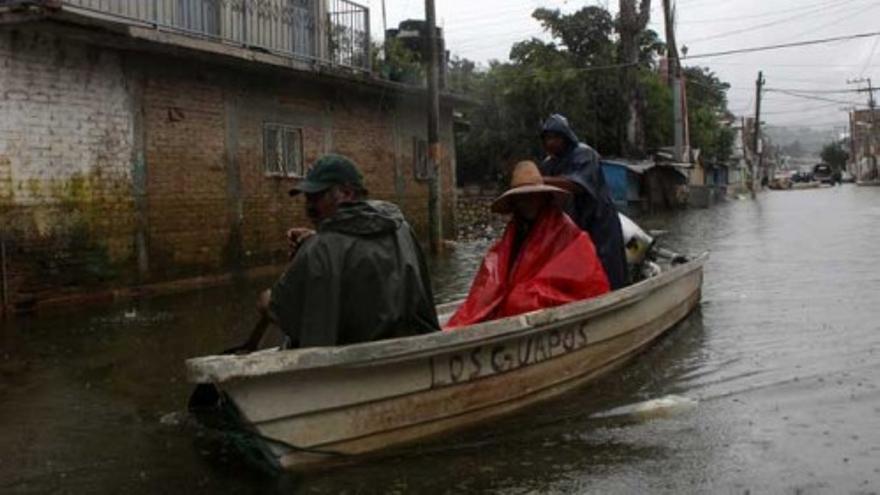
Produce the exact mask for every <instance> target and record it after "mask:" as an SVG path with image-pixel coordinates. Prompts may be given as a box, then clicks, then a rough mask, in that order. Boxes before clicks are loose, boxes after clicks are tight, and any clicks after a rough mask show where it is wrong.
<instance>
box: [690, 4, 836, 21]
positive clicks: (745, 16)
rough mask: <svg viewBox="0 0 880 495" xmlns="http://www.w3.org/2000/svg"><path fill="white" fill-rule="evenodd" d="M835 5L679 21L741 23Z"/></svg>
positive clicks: (813, 5) (811, 5) (805, 6)
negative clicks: (747, 20)
mask: <svg viewBox="0 0 880 495" xmlns="http://www.w3.org/2000/svg"><path fill="white" fill-rule="evenodd" d="M835 4H837V1H836V0H835V1H832V2H828V1H822V2H818V3H812V4H810V5H802V6H801V7H799V8H797V9H781V10H773V11H769V12H762V13H760V14H751V15H744V16H739V17H716V18H714V19H697V20H690V21H688V20H682V21H679V23H680V24H683V25H685V24H712V23H716V22H735V21H741V20H745V19H756V18H761V17H773V16H777V15H782V14H789V13H791V12H803V11H805V10H810V9H812V8H813V7H816V6H819V5H822V6H827V5H835Z"/></svg>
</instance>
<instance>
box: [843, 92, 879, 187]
mask: <svg viewBox="0 0 880 495" xmlns="http://www.w3.org/2000/svg"><path fill="white" fill-rule="evenodd" d="M850 136H851V141H850V146H851V149H850V160H849V172H850V173H851V174H853V176H854V177H855V178H856V179H857V180H860V181H861V180H867V181H873V180H878V179H880V171H878V160H877V149H878V147H880V110H874V111H873V115H872V111H871V110H855V111H853V112H852V113H850Z"/></svg>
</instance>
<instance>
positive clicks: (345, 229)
mask: <svg viewBox="0 0 880 495" xmlns="http://www.w3.org/2000/svg"><path fill="white" fill-rule="evenodd" d="M300 193H303V194H305V197H306V213H307V214H308V216H309V219H310V220H311V221H312V223H313V224H314V225H315V228H316V231H315V232H314V234H313V235H309V231H305V230H302V229H293V230H292V231H291V232H289V233H288V237H289V238H290V240H291V244H292V262H291V264H290V266H289V267H288V269H287V271H286V272H285V273H284V275H282V276H281V278H280V279H279V280H278V282H277V283H276V284H275V286H274V287H272V289H271V290H270V291H266V292H265V293H264V294H263V295H262V296H261V298H260V299H261V300H260V309H261V311H263V312H264V313H265V314H268V315H269V316H270V318H271V319H272V320H273V321H275V322H276V323H277V324H278V325H279V326H280V327H281V330H282V331H283V332H284V333H285V335H286V336H287V338H288V342H289V344H290V346H291V347H315V346H335V345H347V344H354V343H358V342H369V341H374V340H381V339H388V338H395V337H404V336H408V335H416V334H422V333H427V332H432V331H436V330H439V328H440V325H439V324H438V322H437V313H436V310H435V308H434V300H433V299H434V298H433V295H432V291H431V284H430V280H429V278H428V270H427V266H426V264H425V258H424V255H423V254H422V251H421V249H420V248H419V244H418V242H417V241H416V239H415V236H414V235H413V232H412V230H411V229H410V226H409V224H408V223H407V222H406V220H405V219H404V218H403V214H402V213H401V211H400V209H399V208H398V207H397V206H395V205H393V204H391V203H386V202H384V201H369V200H366V199H365V198H366V195H367V191H366V189H365V188H364V185H363V177H362V176H361V173H360V172H359V171H358V169H357V167H356V166H355V165H354V163H352V162H351V160H349V159H348V158H346V157H344V156H340V155H325V156H323V157H321V158H320V159H319V160H318V161H317V162H316V163H315V164H314V166H313V167H312V168H311V170H309V172H308V174H307V175H306V178H305V180H303V181H302V182H301V183H299V184H298V185H297V186H296V187H294V188H293V189H292V190H291V191H290V195H291V196H296V195H298V194H300Z"/></svg>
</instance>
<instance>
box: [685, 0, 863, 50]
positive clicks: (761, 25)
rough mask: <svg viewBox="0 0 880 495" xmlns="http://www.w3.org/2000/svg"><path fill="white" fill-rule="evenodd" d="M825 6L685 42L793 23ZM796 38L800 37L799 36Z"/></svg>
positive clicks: (712, 38) (696, 41)
mask: <svg viewBox="0 0 880 495" xmlns="http://www.w3.org/2000/svg"><path fill="white" fill-rule="evenodd" d="M857 1H864V0H845V1H844V2H836V3H837V4H838V5H845V4H849V3H853V2H857ZM826 6H827V4H823V5H821V6H818V7H814V8H812V9H810V10H808V11H806V12H801V13H798V14H796V15H793V16H789V17H786V18H783V19H777V20H775V21H770V22H766V23H764V24H758V25H755V26H749V27H745V28H741V29H735V30H733V31H726V32H723V33H718V34H713V35H711V36H704V37H702V38H696V39H691V40H687V42H688V43H689V44H695V43H700V42H703V41H709V40H716V39H719V38H727V37H730V36H734V35H737V34H742V33H747V32H750V31H757V30H760V29H765V28H768V27H773V26H778V25H779V24H784V23H786V22H789V21H793V20H795V19H800V18H802V17H803V16H804V15H807V14H814V13H817V12H821V11H823V10H825V7H826ZM875 6H876V5H875ZM798 36H800V34H799V35H798Z"/></svg>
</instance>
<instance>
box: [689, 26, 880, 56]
mask: <svg viewBox="0 0 880 495" xmlns="http://www.w3.org/2000/svg"><path fill="white" fill-rule="evenodd" d="M874 36H880V31H874V32H870V33H860V34H851V35H848V36H835V37H832V38H822V39H817V40H806V41H796V42H792V43H780V44H776V45H765V46H755V47H751V48H739V49H736V50H724V51H720V52H709V53H699V54H697V55H688V56H686V57H681V59H682V60H691V59H696V58H709V57H726V56H728V55H738V54H741V53H753V52H763V51H768V50H780V49H783V48H794V47H799V46H810V45H821V44H824V43H834V42H836V41H849V40H855V39H861V38H872V37H874Z"/></svg>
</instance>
